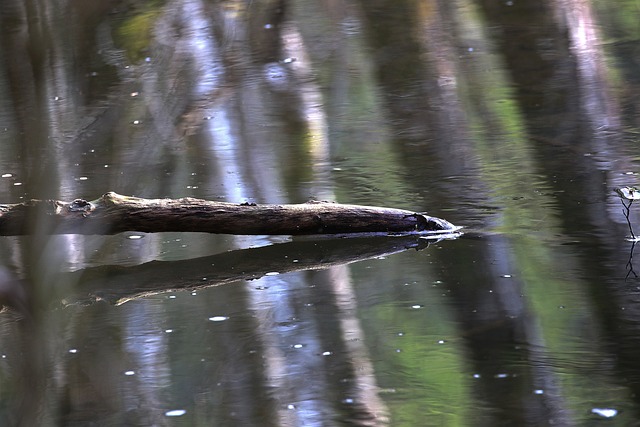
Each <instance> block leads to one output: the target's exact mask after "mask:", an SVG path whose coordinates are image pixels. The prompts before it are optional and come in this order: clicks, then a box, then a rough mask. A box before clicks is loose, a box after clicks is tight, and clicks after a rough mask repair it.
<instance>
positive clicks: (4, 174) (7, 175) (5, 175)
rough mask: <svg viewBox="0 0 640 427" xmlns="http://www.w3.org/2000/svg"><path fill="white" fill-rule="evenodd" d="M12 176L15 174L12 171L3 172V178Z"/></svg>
mask: <svg viewBox="0 0 640 427" xmlns="http://www.w3.org/2000/svg"><path fill="white" fill-rule="evenodd" d="M12 176H13V174H12V173H3V174H2V177H3V178H11V177H12Z"/></svg>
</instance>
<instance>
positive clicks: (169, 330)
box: [164, 329, 173, 334]
mask: <svg viewBox="0 0 640 427" xmlns="http://www.w3.org/2000/svg"><path fill="white" fill-rule="evenodd" d="M164 331H165V332H166V333H167V334H170V333H171V332H173V329H165V330H164Z"/></svg>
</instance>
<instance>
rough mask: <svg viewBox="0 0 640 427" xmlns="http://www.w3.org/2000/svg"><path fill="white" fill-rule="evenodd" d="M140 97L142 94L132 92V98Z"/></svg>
mask: <svg viewBox="0 0 640 427" xmlns="http://www.w3.org/2000/svg"><path fill="white" fill-rule="evenodd" d="M138 95H140V92H131V96H132V97H136V96H138Z"/></svg>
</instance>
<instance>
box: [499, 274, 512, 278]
mask: <svg viewBox="0 0 640 427" xmlns="http://www.w3.org/2000/svg"><path fill="white" fill-rule="evenodd" d="M500 277H504V278H505V279H510V278H511V277H513V276H511V275H510V274H503V275H502V276H500Z"/></svg>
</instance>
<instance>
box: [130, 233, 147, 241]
mask: <svg viewBox="0 0 640 427" xmlns="http://www.w3.org/2000/svg"><path fill="white" fill-rule="evenodd" d="M142 237H143V236H142V235H140V234H132V235H131V236H127V239H129V240H138V239H142Z"/></svg>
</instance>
